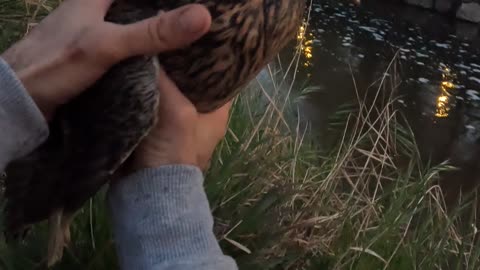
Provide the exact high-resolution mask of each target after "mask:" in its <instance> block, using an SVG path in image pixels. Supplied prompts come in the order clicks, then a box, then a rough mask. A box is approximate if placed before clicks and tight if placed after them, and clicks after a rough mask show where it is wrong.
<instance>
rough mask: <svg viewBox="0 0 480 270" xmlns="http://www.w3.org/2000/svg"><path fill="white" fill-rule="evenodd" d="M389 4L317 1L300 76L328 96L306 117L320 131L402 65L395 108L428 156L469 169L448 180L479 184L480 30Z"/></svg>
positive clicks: (313, 103)
mask: <svg viewBox="0 0 480 270" xmlns="http://www.w3.org/2000/svg"><path fill="white" fill-rule="evenodd" d="M387 2H388V1H383V0H378V1H371V0H370V1H369V0H366V1H363V2H362V4H361V5H360V6H357V5H355V4H353V3H352V1H350V2H349V1H338V0H331V1H329V0H322V1H314V2H313V6H312V9H311V12H310V21H309V24H308V25H307V30H306V33H305V41H304V42H303V43H304V44H303V45H304V46H303V56H302V57H301V58H302V59H301V63H300V65H299V70H298V72H297V73H298V74H297V76H296V77H297V80H299V81H307V84H308V85H313V86H316V87H317V88H318V89H321V90H320V91H318V92H314V93H312V94H310V95H308V98H307V100H306V101H305V103H304V105H303V106H304V107H303V112H304V114H306V116H307V118H308V120H310V122H311V123H312V125H313V126H314V127H315V128H317V129H319V130H321V129H322V128H324V127H325V125H326V123H327V119H328V117H329V115H331V114H333V113H334V112H335V110H337V109H338V107H339V106H340V105H341V104H344V103H346V102H349V101H353V100H355V99H356V91H358V92H362V91H363V92H365V90H366V89H367V88H368V87H369V86H370V85H371V84H372V83H373V82H374V81H375V80H378V79H379V78H382V76H383V74H384V73H385V72H386V71H387V69H388V67H389V65H391V64H392V63H393V62H395V65H394V66H395V69H396V70H395V71H396V72H395V74H394V75H395V76H397V77H398V78H396V80H397V81H398V82H399V83H398V85H396V87H395V88H396V89H395V91H396V94H397V95H398V96H399V97H400V98H399V99H398V100H397V101H396V106H397V107H398V108H400V109H401V110H402V111H403V112H404V114H405V116H406V118H407V119H408V122H409V125H410V127H411V128H412V129H413V132H414V134H415V137H416V140H417V144H418V146H419V148H420V149H419V150H420V152H421V154H422V156H423V157H425V158H426V159H431V160H432V161H433V162H441V161H443V160H445V159H451V160H452V162H453V163H454V164H455V165H457V166H460V167H462V168H463V170H462V171H461V172H459V173H456V174H455V175H454V176H452V179H451V180H449V181H450V182H452V183H453V184H454V185H460V184H473V183H475V182H476V180H474V179H475V178H478V177H480V174H479V172H480V166H479V165H480V163H479V162H478V160H479V158H480V34H479V27H478V25H474V24H470V23H465V22H460V21H455V20H452V19H449V18H447V17H445V16H443V15H440V14H436V13H433V12H430V11H427V10H423V9H419V8H414V7H410V6H406V5H403V4H392V3H387ZM393 73H394V72H391V70H389V71H388V74H389V75H390V76H393ZM353 78H355V84H354V81H353ZM355 89H357V90H355ZM320 143H321V142H320ZM477 164H478V165H477ZM477 167H479V169H477ZM477 175H478V176H477Z"/></svg>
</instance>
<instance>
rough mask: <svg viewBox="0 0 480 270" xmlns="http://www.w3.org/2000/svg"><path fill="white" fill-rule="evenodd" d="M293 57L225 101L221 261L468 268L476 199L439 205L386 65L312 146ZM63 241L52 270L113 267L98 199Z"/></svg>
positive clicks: (475, 261)
mask: <svg viewBox="0 0 480 270" xmlns="http://www.w3.org/2000/svg"><path fill="white" fill-rule="evenodd" d="M0 1H2V0H0ZM0 3H3V2H0ZM1 6H2V5H1V4H0V7H1ZM1 10H2V9H1V8H0V18H1V17H2V16H3V15H1V14H2V13H1ZM45 12H46V11H45ZM0 20H1V19H0ZM23 27H25V24H24V25H23ZM299 57H300V54H295V56H294V57H293V60H292V62H291V63H288V64H287V65H280V62H275V63H273V64H272V65H270V66H269V67H268V68H267V69H266V70H265V71H264V72H262V73H261V74H260V76H259V77H258V79H257V80H256V81H254V82H252V84H251V85H250V86H249V88H248V89H246V90H245V91H244V93H243V94H242V95H241V96H240V97H239V98H237V99H236V101H235V104H234V106H233V109H232V113H231V119H230V124H229V131H228V133H227V136H226V138H225V140H223V141H222V143H221V144H220V145H219V147H218V149H217V151H216V153H215V156H214V159H213V162H212V167H211V169H210V170H209V172H208V174H207V177H206V181H205V188H206V191H207V194H208V197H209V200H210V204H211V207H212V211H213V214H214V216H215V221H216V225H215V233H216V235H217V237H218V240H219V243H220V244H221V246H222V248H223V250H224V251H225V253H227V254H228V255H231V256H233V257H234V258H235V259H236V260H237V262H238V264H239V266H240V269H265V270H267V269H272V270H273V269H358V270H363V269H365V270H367V269H368V270H371V269H392V270H397V269H398V270H404V269H405V270H406V269H422V270H423V269H472V270H474V269H479V267H480V265H479V264H480V263H479V256H480V248H479V246H478V243H477V220H476V205H477V203H476V194H471V196H469V197H464V198H463V200H462V201H461V202H460V203H459V204H458V205H449V206H447V205H446V203H445V199H444V196H443V193H442V191H441V189H440V187H439V183H440V182H441V179H442V175H443V174H445V173H448V172H449V171H452V170H455V168H453V167H452V166H450V165H449V164H448V163H447V162H444V163H442V164H438V165H429V164H428V163H426V162H422V161H421V158H420V156H419V153H418V150H417V149H418V147H417V145H416V144H415V140H414V137H413V135H412V132H411V130H410V129H409V128H408V125H407V124H406V123H405V121H404V120H403V117H402V115H401V113H400V112H399V111H398V110H397V109H396V108H395V106H394V104H395V103H394V101H395V90H396V87H397V86H398V83H399V82H398V80H397V77H396V76H394V75H395V70H396V69H395V62H394V61H392V64H391V66H390V67H389V69H388V70H387V72H389V73H390V74H391V76H385V77H382V78H379V83H377V84H375V86H374V87H371V88H370V89H369V90H368V91H367V95H365V96H360V94H358V95H357V100H355V101H354V102H352V103H350V104H344V105H343V106H341V107H340V108H339V109H338V111H337V112H336V113H335V114H334V115H332V116H331V117H330V121H329V126H328V128H326V129H325V130H324V131H323V132H322V136H321V138H329V139H328V144H327V145H325V144H323V145H321V141H320V143H319V141H318V136H317V135H318V134H316V133H314V132H313V131H312V129H311V128H310V126H309V123H308V121H305V120H303V119H302V118H301V117H300V115H301V114H300V113H299V108H300V107H301V106H302V102H303V100H304V99H305V98H308V93H309V92H311V91H312V89H313V90H315V88H312V87H310V88H306V89H305V90H304V91H294V90H295V89H296V86H292V84H290V83H289V82H290V81H292V80H294V74H295V72H294V71H295V69H296V66H297V65H298V61H299ZM352 83H354V78H352ZM360 92H361V91H358V93H360ZM72 233H73V235H72V238H73V240H74V242H73V245H72V246H71V247H70V249H69V251H68V252H67V254H66V255H65V258H64V260H63V261H62V262H61V263H60V264H59V265H57V266H56V267H55V269H116V268H117V263H116V261H117V258H116V254H115V250H114V244H113V240H112V238H111V230H110V224H109V218H108V211H107V209H106V208H105V205H104V197H103V193H101V194H99V195H98V196H97V197H96V198H94V199H93V200H92V201H91V203H90V204H88V205H86V206H85V208H84V209H83V210H82V212H81V213H80V215H79V216H78V218H77V219H76V221H75V224H74V226H73V230H72ZM45 243H46V230H45V227H44V225H40V226H38V227H37V228H36V229H35V231H34V233H33V234H32V235H31V236H30V237H29V238H28V239H27V241H26V243H19V244H15V245H9V246H7V245H6V244H5V242H4V241H0V269H15V270H17V269H42V266H41V262H42V260H43V257H44V254H45Z"/></svg>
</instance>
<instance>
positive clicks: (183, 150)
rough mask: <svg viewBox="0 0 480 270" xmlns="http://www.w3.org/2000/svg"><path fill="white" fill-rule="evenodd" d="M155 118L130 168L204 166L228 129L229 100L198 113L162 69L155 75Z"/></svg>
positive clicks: (206, 165)
mask: <svg viewBox="0 0 480 270" xmlns="http://www.w3.org/2000/svg"><path fill="white" fill-rule="evenodd" d="M158 84H159V88H160V104H159V109H158V121H157V124H156V126H155V127H154V128H153V129H152V130H151V132H150V134H149V135H148V136H147V137H146V138H145V139H144V140H143V142H142V143H141V144H140V145H139V146H138V148H137V149H136V151H135V153H134V154H133V160H132V163H131V168H130V169H129V170H133V171H135V170H139V169H144V168H155V167H159V166H162V165H172V164H185V165H193V166H197V167H199V168H200V169H202V170H206V169H207V167H208V165H209V163H210V159H211V157H212V155H213V152H214V151H215V148H216V146H217V144H218V143H219V142H220V141H221V140H222V138H223V137H224V136H225V133H226V131H227V123H228V118H229V110H230V108H231V103H232V102H231V101H230V102H228V103H227V104H225V105H224V106H222V107H220V108H219V109H217V110H216V111H214V112H211V113H206V114H201V113H198V112H197V110H196V108H195V106H194V105H193V104H192V103H191V102H190V100H189V99H187V98H186V97H185V96H184V95H183V94H182V93H181V92H180V90H179V89H178V88H177V87H176V85H175V84H174V82H172V80H170V79H169V78H168V77H167V75H166V74H165V72H164V71H163V70H161V71H160V74H159V77H158Z"/></svg>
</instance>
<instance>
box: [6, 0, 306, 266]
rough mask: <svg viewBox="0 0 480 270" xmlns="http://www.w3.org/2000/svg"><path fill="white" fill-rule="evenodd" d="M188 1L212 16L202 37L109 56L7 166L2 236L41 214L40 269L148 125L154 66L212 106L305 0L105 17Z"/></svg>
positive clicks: (204, 106) (222, 1)
mask: <svg viewBox="0 0 480 270" xmlns="http://www.w3.org/2000/svg"><path fill="white" fill-rule="evenodd" d="M193 3H195V4H201V5H204V6H205V7H207V8H208V10H209V11H210V14H211V16H212V24H211V27H210V29H209V31H208V32H207V33H206V34H205V35H204V36H203V37H202V38H200V39H199V40H197V41H196V42H193V43H192V44H190V45H189V46H187V47H185V48H181V49H177V50H174V51H169V52H167V53H161V54H158V55H154V56H137V57H132V58H129V59H126V60H124V61H122V62H120V63H118V64H116V65H115V66H113V67H112V68H111V69H109V70H108V71H107V72H106V73H105V74H104V76H102V77H101V78H100V79H99V80H98V81H97V82H95V83H94V84H93V85H92V86H91V87H90V88H89V89H87V91H85V92H84V93H83V94H81V95H80V96H78V97H76V98H75V99H74V100H72V101H71V102H69V103H67V104H65V105H63V106H62V107H61V108H60V109H59V110H58V111H57V112H56V114H55V116H54V117H53V119H52V120H51V122H50V123H49V128H50V135H49V137H48V139H47V140H46V141H45V142H44V143H43V144H42V145H40V146H39V147H38V148H37V149H35V150H34V151H33V152H32V153H30V154H29V155H27V156H25V157H23V158H21V159H18V160H14V161H13V162H11V163H10V164H8V165H7V168H6V170H5V171H6V179H5V199H6V206H5V209H4V212H5V217H6V218H5V228H6V230H5V234H6V235H8V238H13V239H16V240H18V239H24V238H25V236H26V235H27V234H28V232H29V231H30V230H31V228H32V226H35V225H36V224H38V223H40V222H44V221H46V222H48V227H49V239H48V243H46V244H47V255H46V257H47V258H46V261H47V264H48V267H51V266H53V265H55V264H56V263H58V262H59V261H60V260H61V258H62V255H63V250H64V248H65V247H67V246H68V244H69V243H71V241H72V239H71V236H70V229H69V228H70V225H71V223H72V222H73V220H74V219H75V215H76V213H78V212H79V210H80V209H81V208H82V207H83V206H84V204H85V203H86V202H87V201H88V200H89V199H91V198H92V197H94V196H95V195H96V194H97V193H99V191H100V190H101V189H102V188H103V187H104V186H106V185H108V184H109V183H110V181H112V180H114V178H115V176H116V173H117V172H119V171H120V170H121V169H122V166H125V164H127V163H128V160H129V158H130V157H131V154H132V153H133V152H134V151H135V148H136V147H137V146H138V145H139V143H140V142H141V141H142V139H143V138H144V137H145V136H146V135H147V134H148V133H149V131H150V130H151V128H152V127H153V125H154V124H155V122H156V116H157V107H158V103H159V102H158V101H159V99H160V98H161V96H160V95H159V91H158V89H157V86H156V78H157V73H156V72H157V71H158V66H157V65H158V64H160V65H161V66H162V68H163V69H164V71H165V72H166V74H167V75H168V76H169V77H170V78H171V79H172V81H173V82H175V83H176V85H177V86H178V88H179V89H180V91H181V92H182V93H183V94H184V95H185V96H186V97H187V98H188V99H189V100H190V101H191V102H192V103H193V104H194V105H195V107H196V108H197V110H198V111H199V112H202V113H206V112H211V111H213V110H215V109H217V108H219V107H221V106H222V105H224V104H226V103H227V102H228V101H230V100H232V99H233V98H235V97H236V96H238V95H239V93H240V92H241V91H242V89H245V86H246V85H247V84H248V83H249V82H250V81H251V80H253V79H254V78H255V77H256V76H257V75H258V74H259V73H260V71H261V70H262V69H263V68H264V67H265V66H266V65H267V64H268V63H269V62H271V61H272V60H273V59H274V57H276V56H277V55H278V53H280V51H281V50H282V49H284V48H285V47H286V46H287V45H288V44H289V42H290V41H291V40H292V39H294V38H295V34H296V33H297V31H298V29H299V27H300V25H301V24H302V21H303V17H304V12H305V0H183V1H178V0H116V1H115V2H114V3H113V4H112V6H111V7H110V9H109V11H108V13H107V15H106V17H105V18H106V20H107V21H110V22H113V23H118V24H128V23H133V22H136V21H139V20H142V19H146V18H149V17H152V16H155V15H156V14H158V12H159V11H169V10H173V9H175V8H178V7H180V6H182V5H185V4H193Z"/></svg>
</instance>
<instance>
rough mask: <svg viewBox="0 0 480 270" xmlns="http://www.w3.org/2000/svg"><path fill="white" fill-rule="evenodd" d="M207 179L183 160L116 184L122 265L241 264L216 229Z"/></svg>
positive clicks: (175, 269) (146, 269) (199, 269)
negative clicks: (226, 251)
mask: <svg viewBox="0 0 480 270" xmlns="http://www.w3.org/2000/svg"><path fill="white" fill-rule="evenodd" d="M202 184H203V175H202V173H201V171H200V170H199V169H198V168H196V167H192V166H180V165H178V166H163V167H161V168H157V169H146V170H142V171H139V172H137V173H135V174H133V175H131V176H129V177H127V178H126V179H121V180H120V181H119V182H117V183H115V184H113V185H112V187H111V189H110V193H109V204H110V208H111V212H112V218H113V223H114V232H115V238H116V242H117V250H118V253H119V254H118V255H119V258H120V263H121V267H122V269H142V270H162V269H169V270H180V269H196V270H203V269H205V270H206V269H208V270H215V269H222V270H230V269H237V267H236V265H235V262H234V261H233V259H231V258H230V257H227V256H225V255H223V253H222V251H221V249H220V247H219V245H218V243H217V240H216V238H215V236H214V234H213V217H212V215H211V213H210V207H209V204H208V200H207V197H206V194H205V192H204V190H203V186H202Z"/></svg>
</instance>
